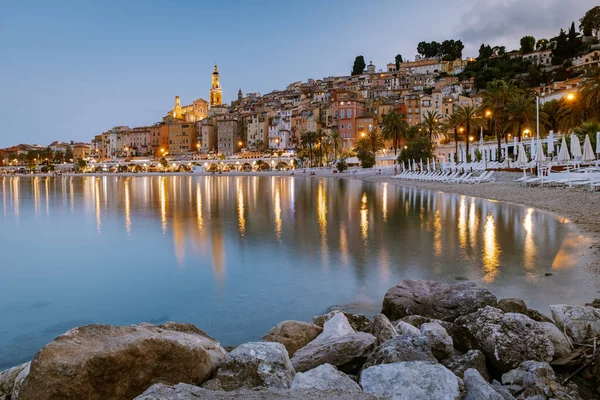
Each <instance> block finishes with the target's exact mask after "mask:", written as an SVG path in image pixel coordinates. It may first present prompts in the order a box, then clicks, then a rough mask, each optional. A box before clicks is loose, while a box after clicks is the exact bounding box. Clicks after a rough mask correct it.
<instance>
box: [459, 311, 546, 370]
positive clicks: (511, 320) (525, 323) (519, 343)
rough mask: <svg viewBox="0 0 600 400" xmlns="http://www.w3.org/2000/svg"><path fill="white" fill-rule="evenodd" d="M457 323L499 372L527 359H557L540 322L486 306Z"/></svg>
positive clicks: (461, 318)
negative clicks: (466, 330)
mask: <svg viewBox="0 0 600 400" xmlns="http://www.w3.org/2000/svg"><path fill="white" fill-rule="evenodd" d="M455 323H456V324H457V325H460V326H464V327H465V328H467V329H468V330H469V331H470V333H471V334H472V335H473V336H474V338H475V339H476V341H477V345H478V346H477V347H478V348H479V350H481V351H482V352H483V354H485V356H486V358H487V360H488V361H489V362H491V363H492V365H494V367H495V368H496V369H497V370H498V371H499V372H507V371H509V370H511V369H513V368H516V367H518V366H519V365H520V364H521V363H522V362H523V361H527V360H534V361H551V360H552V357H553V356H554V347H553V346H552V342H551V341H550V339H549V338H548V336H547V335H546V333H545V332H544V330H543V329H542V328H541V327H540V325H539V323H538V322H536V321H534V320H532V319H531V318H529V317H527V316H525V315H523V314H516V313H503V312H502V311H501V310H499V309H497V308H494V307H489V306H487V307H485V308H482V309H480V310H478V311H476V312H474V313H472V314H469V315H466V316H463V317H460V318H458V319H457V320H456V321H455Z"/></svg>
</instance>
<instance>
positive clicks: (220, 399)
mask: <svg viewBox="0 0 600 400" xmlns="http://www.w3.org/2000/svg"><path fill="white" fill-rule="evenodd" d="M232 399H238V400H348V399H352V400H381V398H380V397H376V396H373V395H370V394H366V393H362V392H359V393H352V394H351V395H349V394H348V393H347V392H341V391H324V390H314V389H295V390H290V389H278V388H257V389H253V390H248V389H240V390H236V391H233V392H213V391H212V390H206V389H202V388H199V387H197V386H192V385H186V384H184V383H180V384H178V385H175V386H167V385H163V384H161V383H159V384H156V385H153V386H151V387H150V388H148V390H146V391H145V392H144V393H143V394H142V395H140V396H138V397H136V398H135V399H134V400H232Z"/></svg>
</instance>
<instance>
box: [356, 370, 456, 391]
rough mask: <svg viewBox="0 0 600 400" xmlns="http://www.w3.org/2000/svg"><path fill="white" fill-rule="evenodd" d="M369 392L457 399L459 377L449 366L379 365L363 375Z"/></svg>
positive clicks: (361, 379)
mask: <svg viewBox="0 0 600 400" xmlns="http://www.w3.org/2000/svg"><path fill="white" fill-rule="evenodd" d="M360 384H361V386H362V387H363V390H364V391H365V393H371V394H374V395H377V396H387V397H390V398H391V399H393V400H395V399H411V400H430V399H439V400H456V399H458V398H460V391H459V384H458V378H457V377H456V376H455V375H454V374H453V373H452V372H451V371H450V370H448V369H446V367H444V366H443V365H440V364H432V363H428V362H423V361H411V362H400V363H394V364H382V365H376V366H373V367H370V368H367V369H365V370H364V371H363V372H362V373H361V375H360Z"/></svg>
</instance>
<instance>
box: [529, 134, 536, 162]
mask: <svg viewBox="0 0 600 400" xmlns="http://www.w3.org/2000/svg"><path fill="white" fill-rule="evenodd" d="M529 154H531V158H532V159H533V155H534V154H535V140H534V139H533V136H532V137H531V148H530V149H529Z"/></svg>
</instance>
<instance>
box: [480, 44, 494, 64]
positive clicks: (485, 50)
mask: <svg viewBox="0 0 600 400" xmlns="http://www.w3.org/2000/svg"><path fill="white" fill-rule="evenodd" d="M492 55H494V52H493V50H492V48H491V47H490V45H489V44H488V45H485V44H482V45H481V46H479V57H477V59H478V60H487V59H488V58H490V57H491V56H492Z"/></svg>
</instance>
